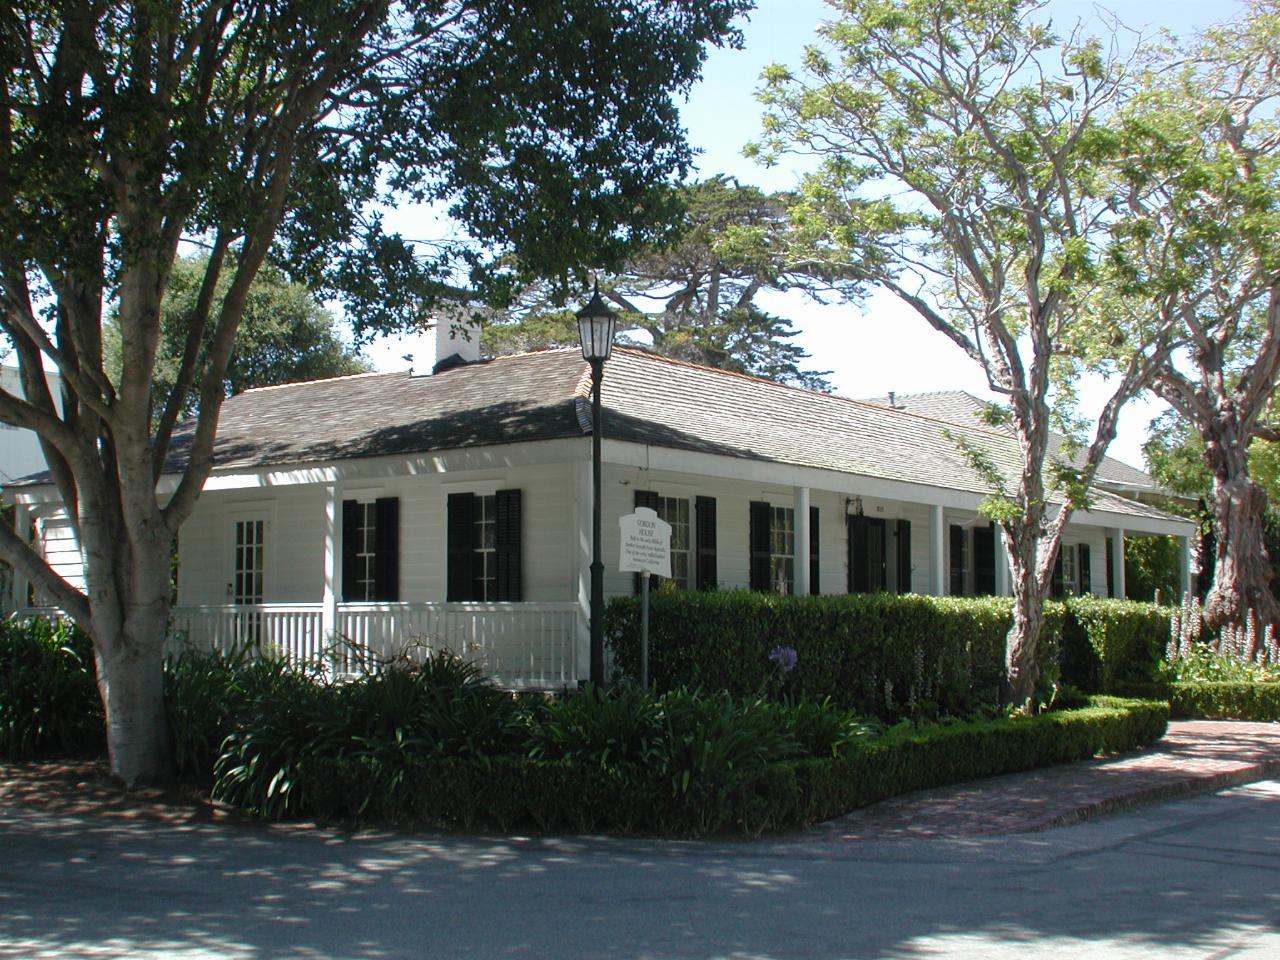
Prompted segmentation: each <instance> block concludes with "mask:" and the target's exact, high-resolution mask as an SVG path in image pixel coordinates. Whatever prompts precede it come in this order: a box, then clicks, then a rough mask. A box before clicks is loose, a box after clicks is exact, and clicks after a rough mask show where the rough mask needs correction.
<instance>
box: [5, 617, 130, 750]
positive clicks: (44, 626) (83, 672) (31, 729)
mask: <svg viewBox="0 0 1280 960" xmlns="http://www.w3.org/2000/svg"><path fill="white" fill-rule="evenodd" d="M95 676H96V671H95V669H94V665H93V649H92V645H91V643H90V641H89V638H88V636H87V635H86V634H84V633H83V632H82V631H80V630H78V629H76V628H75V627H74V626H72V625H71V624H70V623H69V622H68V621H65V620H58V621H49V620H45V619H41V618H33V619H30V620H4V621H0V758H3V759H5V760H26V759H30V758H33V757H46V756H67V755H72V756H76V755H85V754H99V753H101V752H102V750H103V749H104V747H105V744H106V738H105V730H104V725H103V717H102V701H101V698H100V697H99V695H98V686H97V681H96V679H95Z"/></svg>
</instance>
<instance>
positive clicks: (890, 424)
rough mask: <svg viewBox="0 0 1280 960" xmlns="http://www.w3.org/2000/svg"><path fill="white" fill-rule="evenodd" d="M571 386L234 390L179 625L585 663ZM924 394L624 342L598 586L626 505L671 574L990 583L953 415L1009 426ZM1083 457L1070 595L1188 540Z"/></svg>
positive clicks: (540, 366) (1008, 444)
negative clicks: (1134, 555) (818, 387)
mask: <svg viewBox="0 0 1280 960" xmlns="http://www.w3.org/2000/svg"><path fill="white" fill-rule="evenodd" d="M589 391H590V374H589V368H588V365H587V364H586V363H585V362H584V361H583V360H582V358H581V355H580V354H579V352H578V350H577V349H576V348H573V349H559V350H547V351H541V352H537V353H528V354H522V355H518V356H512V357H503V358H499V359H495V360H491V361H486V362H471V363H462V364H458V363H457V361H456V360H455V365H453V366H449V365H448V364H445V365H442V366H441V367H440V372H438V373H435V374H433V375H425V376H415V375H412V374H407V373H390V374H364V375H359V376H354V377H345V378H337V379H333V380H323V381H315V382H311V383H301V384H290V385H284V386H278V387H266V388H261V389H257V390H249V391H246V392H245V393H243V394H240V395H238V396H236V397H232V398H231V399H229V400H228V401H227V402H226V405H225V406H224V408H223V412H222V417H221V421H220V428H219V435H218V441H217V446H216V464H217V466H216V468H215V471H214V474H213V475H212V476H211V477H210V479H209V481H208V482H207V483H206V485H205V492H204V494H203V495H202V497H201V499H200V501H199V504H198V505H197V507H196V510H195V513H194V514H193V516H192V517H191V519H190V520H189V521H188V522H187V524H186V525H185V526H184V527H183V529H182V532H181V536H180V549H179V554H180V562H179V569H180V574H179V581H178V607H177V609H176V611H175V622H176V623H177V625H178V627H179V628H180V629H181V630H182V631H184V632H185V633H186V634H187V635H188V636H189V637H190V638H191V639H193V640H195V641H198V642H216V643H226V642H229V641H231V640H234V639H237V638H245V637H249V638H254V639H264V640H269V641H270V642H271V643H274V644H277V645H279V646H281V647H283V648H285V649H288V650H290V651H294V652H296V653H299V654H306V653H313V652H318V651H319V650H320V649H322V648H323V647H324V645H325V643H326V642H327V640H328V639H329V638H330V637H333V636H335V635H336V636H338V637H341V638H345V639H347V640H349V641H350V642H351V644H352V645H353V646H354V647H355V648H357V649H358V650H364V649H370V650H375V651H377V650H387V649H391V648H394V647H395V646H396V645H398V644H402V643H403V642H405V641H406V640H408V639H411V638H415V637H417V638H424V639H426V640H427V641H428V642H429V643H432V644H435V645H439V646H447V647H449V648H450V649H453V650H455V651H459V652H463V653H465V654H467V655H470V656H475V657H477V658H478V659H481V660H482V661H483V662H484V664H485V666H486V667H487V669H489V670H490V671H491V672H493V673H494V674H496V675H498V676H499V677H500V678H501V679H502V680H504V681H505V682H507V683H509V684H511V685H513V686H522V685H533V686H559V685H561V684H563V683H570V682H573V681H574V680H576V679H577V678H578V677H580V676H582V675H583V674H584V673H585V671H586V668H587V662H588V657H587V649H586V648H587V643H588V640H587V629H586V628H587V607H588V597H589V572H588V566H589V563H590V559H591V558H590V544H591V535H590V532H591V523H590V520H591V503H592V488H591V464H590V446H591V445H590V442H589V434H590V432H591V429H592V424H591V407H590V403H589V402H588V397H589ZM933 396H934V397H935V398H937V397H943V398H946V397H949V398H951V400H948V401H946V402H943V403H932V404H928V405H926V404H925V403H924V402H923V401H922V400H921V398H916V399H915V400H913V401H911V402H907V403H902V402H895V404H894V405H892V406H889V405H886V404H884V403H877V402H868V401H858V400H851V399H847V398H843V397H837V396H831V395H827V394H821V393H815V392H811V391H806V390H799V389H794V388H791V387H784V386H779V385H777V384H774V383H771V382H768V381H764V380H759V379H756V378H753V377H748V376H743V375H739V374H734V373H727V372H724V371H721V370H716V369H712V368H708V367H702V366H696V365H693V364H689V363H683V362H679V361H674V360H670V359H666V358H663V357H659V356H656V355H652V354H649V353H646V352H644V351H641V350H634V349H616V350H615V352H614V357H613V359H612V360H611V361H610V362H609V363H608V364H607V365H606V367H605V375H604V389H603V404H604V424H603V462H604V492H603V500H602V502H603V515H604V522H603V529H604V558H603V559H604V562H605V576H606V581H605V589H606V593H608V594H613V595H616V594H625V593H630V592H631V591H632V590H633V589H634V586H635V582H636V581H635V577H634V576H633V575H631V574H623V573H620V572H618V571H617V567H618V553H619V549H620V540H619V531H618V518H619V517H620V516H622V515H623V514H626V513H630V512H632V511H633V510H634V508H635V507H636V506H649V507H652V508H653V509H655V510H656V511H657V512H658V513H659V515H660V516H661V517H662V518H663V519H664V520H666V521H667V522H668V523H670V524H671V525H672V527H673V539H672V552H673V556H672V566H673V571H674V574H675V578H676V579H677V580H678V581H679V583H680V585H681V586H683V587H687V588H689V589H761V590H778V591H782V592H788V593H825V594H835V593H846V592H871V591H878V590H888V591H895V592H903V593H905V592H915V593H921V594H934V595H944V594H965V595H973V594H983V593H1008V592H1009V583H1008V579H1009V578H1008V570H1007V561H1006V560H1005V552H1004V550H1003V549H1002V547H1001V545H1000V538H999V534H998V532H997V531H996V530H995V529H994V528H993V527H992V525H991V524H989V523H988V522H987V521H986V520H984V519H982V518H981V517H980V516H979V514H978V506H979V504H980V502H981V501H982V499H983V498H984V496H985V495H986V492H987V491H986V490H985V488H984V485H983V481H982V479H981V478H980V477H979V476H978V475H977V474H976V473H975V472H974V471H973V470H972V469H971V468H970V467H969V466H968V465H967V463H966V461H965V458H964V457H963V456H961V454H960V452H959V451H958V450H957V448H956V445H955V443H954V441H953V439H952V438H951V436H952V435H954V434H956V433H961V434H963V435H964V436H965V438H966V439H967V441H968V442H969V443H970V444H973V445H977V446H978V447H980V448H981V449H982V450H984V451H985V452H986V454H987V455H988V456H989V457H990V458H991V460H992V461H993V462H995V463H996V464H998V465H1000V466H1001V467H1002V468H1003V469H1005V470H1006V471H1010V472H1012V471H1013V470H1014V469H1016V467H1017V465H1018V448H1017V444H1016V443H1015V442H1014V440H1013V438H1012V437H1011V436H1010V435H1009V434H1008V433H1006V432H1003V431H1001V430H996V429H992V428H989V427H985V426H982V425H981V424H980V423H978V422H976V421H974V420H973V419H972V418H967V417H965V416H961V415H956V414H951V415H948V414H947V410H946V409H945V407H946V406H947V404H948V403H951V402H955V403H957V404H959V408H960V409H963V408H964V407H965V405H966V403H967V401H965V400H963V396H964V395H960V394H949V395H944V394H940V395H933ZM901 399H902V400H904V401H906V400H909V399H910V398H901ZM925 406H928V409H925ZM917 408H919V409H917ZM948 416H950V418H948ZM186 437H189V434H185V435H180V436H179V437H178V439H177V441H176V442H175V450H174V455H173V460H172V462H171V467H172V469H173V470H175V471H176V469H178V468H179V467H180V466H181V463H182V459H183V457H184V455H185V452H184V447H183V440H184V439H185V438H186ZM1101 479H1102V483H1101V484H1100V486H1099V488H1098V489H1097V491H1096V495H1095V498H1094V503H1093V506H1092V508H1091V509H1090V510H1088V511H1081V512H1079V513H1077V514H1075V515H1074V516H1073V517H1072V521H1071V524H1070V525H1069V527H1068V529H1067V533H1066V537H1065V541H1064V549H1063V562H1062V564H1061V570H1060V574H1061V581H1062V584H1063V588H1064V589H1065V590H1067V591H1068V592H1086V593H1094V594H1098V595H1102V596H1106V595H1107V594H1108V593H1109V592H1110V591H1111V589H1112V587H1113V585H1112V584H1110V583H1109V582H1108V570H1109V568H1111V567H1113V566H1116V567H1119V568H1122V566H1123V564H1122V563H1120V564H1112V563H1109V562H1107V561H1108V560H1110V559H1114V558H1115V557H1116V556H1117V555H1118V554H1117V553H1115V551H1119V550H1122V549H1123V542H1124V537H1125V535H1126V533H1140V534H1169V535H1173V536H1177V537H1181V538H1182V539H1183V545H1184V549H1183V554H1184V557H1185V556H1186V552H1187V551H1186V548H1185V545H1186V538H1187V537H1188V536H1189V535H1191V534H1192V533H1193V527H1192V525H1191V524H1190V523H1188V522H1187V521H1185V520H1182V519H1180V518H1177V517H1174V516H1171V515H1170V514H1168V513H1165V512H1164V511H1162V510H1160V509H1159V508H1157V507H1156V506H1153V505H1151V504H1148V503H1144V502H1141V501H1139V500H1137V499H1134V498H1132V496H1131V494H1132V490H1131V489H1130V488H1132V487H1133V486H1135V485H1141V484H1142V483H1144V482H1145V483H1147V484H1149V483H1150V481H1149V478H1145V475H1143V474H1141V472H1140V471H1135V470H1133V468H1131V467H1127V466H1124V465H1123V464H1116V463H1114V462H1109V463H1108V464H1107V465H1106V466H1105V468H1104V470H1103V471H1102V475H1101ZM1108 485H1110V486H1111V487H1112V488H1113V489H1108ZM162 489H163V487H162ZM1122 489H1123V493H1122V492H1117V491H1118V490H1122ZM8 496H9V498H10V499H12V500H15V501H16V502H17V503H19V504H20V505H21V506H22V507H23V508H24V509H27V510H30V511H32V513H33V515H34V516H36V517H37V518H41V517H42V518H45V519H46V522H47V521H51V520H53V519H55V518H56V516H57V514H58V511H59V509H60V508H59V505H58V503H57V498H56V492H55V491H54V490H53V488H52V487H51V486H50V485H48V484H43V485H41V484H26V485H21V486H17V487H10V488H9V490H8ZM45 529H46V530H48V529H51V528H50V527H49V526H47V525H46V527H45ZM1109 550H1110V551H1112V553H1110V555H1109V553H1108V551H1109ZM1184 576H1185V563H1184Z"/></svg>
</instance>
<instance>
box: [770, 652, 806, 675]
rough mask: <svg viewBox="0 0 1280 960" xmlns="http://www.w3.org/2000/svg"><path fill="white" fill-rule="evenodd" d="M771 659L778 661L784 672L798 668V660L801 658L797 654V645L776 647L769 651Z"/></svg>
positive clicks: (779, 667) (780, 668)
mask: <svg viewBox="0 0 1280 960" xmlns="http://www.w3.org/2000/svg"><path fill="white" fill-rule="evenodd" d="M769 659H770V660H771V661H773V662H774V663H776V664H777V665H778V669H779V670H781V671H782V672H783V673H790V672H791V671H792V670H794V669H795V668H796V662H797V661H798V660H799V659H800V658H799V656H797V654H796V648H795V647H774V648H773V649H772V650H770V651H769Z"/></svg>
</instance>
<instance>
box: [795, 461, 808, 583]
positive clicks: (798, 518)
mask: <svg viewBox="0 0 1280 960" xmlns="http://www.w3.org/2000/svg"><path fill="white" fill-rule="evenodd" d="M793 493H794V496H795V513H794V517H795V535H796V539H795V550H796V552H795V560H794V562H793V565H792V569H793V570H794V571H795V591H794V592H795V595H796V596H797V597H807V596H808V595H809V488H808V487H794V488H793Z"/></svg>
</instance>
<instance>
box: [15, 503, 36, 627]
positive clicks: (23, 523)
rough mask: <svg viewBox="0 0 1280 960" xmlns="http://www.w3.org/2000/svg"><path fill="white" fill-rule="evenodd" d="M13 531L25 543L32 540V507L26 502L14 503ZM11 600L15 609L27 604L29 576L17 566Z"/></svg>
mask: <svg viewBox="0 0 1280 960" xmlns="http://www.w3.org/2000/svg"><path fill="white" fill-rule="evenodd" d="M13 532H14V533H16V534H17V535H18V537H19V538H20V539H21V540H22V542H23V543H30V542H31V508H30V507H28V506H27V505H26V504H25V503H15V504H14V505H13ZM10 600H11V601H12V604H13V605H12V609H14V610H21V609H22V608H23V607H25V606H26V605H27V578H26V577H24V576H23V575H22V574H21V573H19V572H18V570H17V568H15V569H14V571H13V584H12V593H11V595H10Z"/></svg>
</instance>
